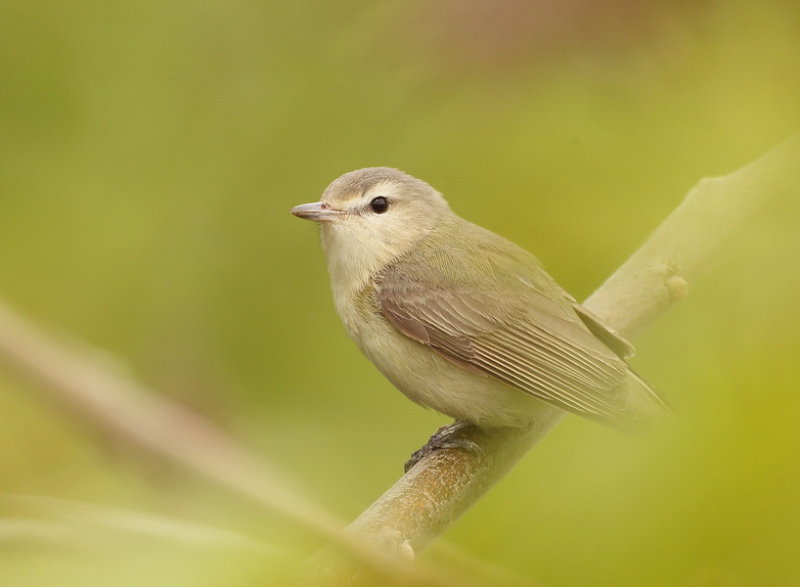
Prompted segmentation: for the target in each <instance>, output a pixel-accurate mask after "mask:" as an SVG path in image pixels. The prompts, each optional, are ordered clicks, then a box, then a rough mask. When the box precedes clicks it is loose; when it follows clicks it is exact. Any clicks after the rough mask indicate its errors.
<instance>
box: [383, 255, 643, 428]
mask: <svg viewBox="0 0 800 587" xmlns="http://www.w3.org/2000/svg"><path fill="white" fill-rule="evenodd" d="M431 262H434V263H436V264H437V266H438V267H437V268H438V269H439V270H442V269H445V270H447V269H448V268H451V267H455V266H456V265H457V264H458V263H459V262H463V259H462V260H459V259H452V258H449V257H448V252H447V251H436V256H435V257H434V258H432V260H431ZM496 269H497V268H492V271H491V272H490V273H489V274H490V275H492V279H495V281H491V280H490V279H489V278H487V280H486V283H485V284H474V283H473V284H467V283H464V280H459V279H458V278H457V275H456V276H454V277H453V279H450V280H446V281H444V280H441V279H432V278H430V277H426V275H428V274H430V273H431V271H419V270H416V271H415V270H414V267H413V266H411V265H410V264H408V263H404V262H402V261H400V262H398V263H395V264H393V265H391V266H389V267H387V268H386V269H384V270H383V271H382V272H381V273H380V275H378V277H377V278H376V280H375V286H376V287H375V296H376V301H377V304H378V306H379V308H380V310H381V312H382V313H383V315H384V316H385V317H386V318H387V319H388V320H389V321H390V322H391V323H392V324H394V325H395V327H396V328H397V329H398V330H399V331H400V332H402V333H403V334H405V335H406V336H408V337H410V338H412V339H414V340H416V341H418V342H420V343H422V344H425V345H428V346H429V347H431V349H432V350H433V351H435V352H436V353H438V354H440V355H441V356H443V357H445V358H446V359H448V360H450V361H452V362H453V363H454V364H456V365H458V366H460V367H462V368H464V369H467V370H469V371H471V372H474V373H477V374H481V375H484V376H489V377H493V378H495V379H497V380H499V381H502V382H504V383H506V384H507V385H510V386H512V387H515V388H517V389H520V390H521V391H524V392H526V393H529V394H531V395H532V396H535V397H537V398H539V399H541V400H543V401H545V402H549V403H551V404H554V405H557V406H559V407H562V408H564V409H567V410H569V411H572V412H576V413H578V414H581V415H584V416H588V417H592V418H596V419H601V420H611V421H613V420H615V419H616V418H618V417H619V416H620V414H621V413H622V412H624V411H625V409H626V407H625V406H624V405H623V403H622V402H621V401H620V398H619V397H618V396H619V394H618V393H615V392H614V389H615V388H616V387H618V386H619V385H620V383H621V382H622V381H623V380H624V379H625V377H626V376H627V374H628V367H627V365H626V363H625V362H624V361H623V360H622V358H621V357H620V355H621V354H622V352H625V353H628V352H629V351H631V350H632V347H630V345H629V344H628V343H627V342H626V341H624V339H622V338H621V337H619V336H618V335H616V333H614V332H613V331H612V330H611V329H606V328H605V327H604V326H603V325H602V323H601V322H599V320H598V319H597V318H596V317H594V316H593V315H591V314H590V313H588V312H585V313H584V312H580V311H579V309H582V308H580V306H579V305H578V304H577V303H576V302H575V301H574V300H573V299H571V298H569V297H568V296H567V295H566V294H565V293H564V292H563V291H562V290H561V289H560V288H559V287H558V286H557V285H556V284H555V283H554V282H552V280H551V279H550V278H549V276H547V274H546V273H544V271H542V270H541V269H539V268H538V266H537V265H535V264H533V263H520V262H516V263H514V264H513V266H512V276H511V278H510V279H509V280H506V282H504V283H502V284H498V283H497V281H496V280H497V279H499V278H498V277H497V276H498V275H503V274H504V272H503V271H502V270H496ZM501 269H506V270H507V268H501ZM514 270H516V271H517V274H516V275H514ZM506 272H507V271H506ZM444 283H447V287H445V286H444V285H443V284H444ZM454 284H455V287H454ZM509 287H510V288H512V291H510V292H508V299H511V300H514V302H513V303H510V304H504V302H503V301H502V300H501V301H498V300H497V295H496V292H497V291H507V290H508V288H509ZM503 288H504V289H503ZM586 322H590V324H589V325H587V324H586ZM598 333H600V334H601V335H602V336H601V337H598ZM615 347H616V348H615ZM618 351H621V352H618Z"/></svg>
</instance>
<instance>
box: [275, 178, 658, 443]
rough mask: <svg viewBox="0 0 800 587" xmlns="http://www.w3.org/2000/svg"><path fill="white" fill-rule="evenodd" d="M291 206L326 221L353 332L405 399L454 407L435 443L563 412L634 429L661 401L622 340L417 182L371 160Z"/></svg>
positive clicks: (334, 277)
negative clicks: (315, 197) (463, 431)
mask: <svg viewBox="0 0 800 587" xmlns="http://www.w3.org/2000/svg"><path fill="white" fill-rule="evenodd" d="M291 214H293V215H295V216H297V217H299V218H303V219H307V220H312V221H316V222H317V223H319V225H320V226H321V231H320V237H321V244H322V248H323V250H324V252H325V256H326V259H327V266H328V272H329V274H330V281H331V288H332V292H333V300H334V305H335V307H336V311H337V313H338V315H339V317H340V319H341V321H342V323H343V325H344V328H345V330H346V331H347V334H348V335H349V336H350V338H352V339H353V340H354V341H355V343H356V345H357V346H358V347H359V349H360V350H361V351H362V353H363V354H364V355H365V356H366V357H367V358H368V359H369V360H370V361H371V362H372V363H373V364H374V365H375V366H376V367H377V368H378V370H379V371H380V372H381V373H382V374H383V375H384V376H385V377H386V378H388V379H389V381H390V382H391V383H392V384H393V385H394V386H395V387H397V388H398V389H399V390H400V391H401V392H402V393H403V394H405V395H406V396H407V397H408V398H409V399H411V400H412V401H414V402H416V403H418V404H421V405H423V406H426V407H428V408H432V409H434V410H436V411H438V412H440V413H442V414H445V415H447V416H450V417H452V418H453V419H454V423H453V425H451V427H449V429H448V430H446V431H445V432H446V433H445V434H440V436H442V437H444V439H445V440H442V439H440V440H439V444H440V445H442V446H447V444H446V439H447V437H448V435H449V432H455V430H457V429H459V428H461V427H463V426H476V427H479V428H481V429H491V428H509V427H512V428H513V427H524V426H530V425H532V424H535V423H536V422H537V421H545V420H549V419H553V418H554V416H555V415H556V414H561V413H563V412H564V411H567V412H571V413H573V414H577V415H579V416H582V417H584V418H587V419H589V420H594V421H598V422H601V423H603V424H607V425H610V426H613V427H617V428H622V429H629V430H630V429H637V430H638V429H641V428H642V427H643V426H647V425H648V424H649V423H651V422H653V421H654V420H657V419H659V418H661V417H663V416H664V415H665V414H668V413H669V408H668V407H667V404H666V402H665V401H664V400H663V399H662V398H661V397H660V396H659V395H658V394H657V393H656V392H655V391H653V390H652V389H651V388H650V386H649V385H648V384H647V383H645V382H644V381H643V380H642V379H641V378H640V377H639V376H638V375H637V374H636V373H634V372H633V370H632V369H631V368H630V366H629V365H628V363H627V361H626V360H627V359H628V358H630V357H631V356H632V355H633V352H634V349H633V346H632V345H631V344H630V343H629V342H628V341H627V340H625V339H624V338H623V337H622V336H621V335H620V334H619V333H617V332H615V331H614V329H613V328H611V327H609V326H607V325H605V324H603V322H602V321H601V320H600V318H598V317H597V316H595V315H594V314H593V313H592V312H590V311H589V310H588V309H587V308H585V307H583V306H582V305H581V304H580V303H578V302H577V301H576V299H575V298H574V297H572V296H571V295H570V294H568V293H567V292H566V291H565V290H564V289H563V288H562V287H561V286H559V285H558V284H557V283H556V281H555V280H554V279H553V278H552V277H551V276H550V275H549V274H548V273H547V272H546V271H545V270H544V268H543V266H542V264H541V263H540V262H539V261H538V259H537V258H536V257H535V256H534V255H532V254H531V253H529V252H527V251H526V250H524V249H523V248H521V247H519V246H517V245H516V244H514V243H512V242H511V241H509V240H507V239H505V238H503V237H501V236H499V235H497V234H495V233H493V232H491V231H489V230H486V229H484V228H481V227H480V226H478V225H476V224H473V223H471V222H469V221H467V220H465V219H463V218H461V217H460V216H458V215H457V214H456V213H455V212H453V210H452V209H451V208H450V205H449V204H448V202H447V201H446V200H445V199H444V197H443V196H442V194H441V193H439V192H438V191H437V190H436V189H434V188H433V187H432V186H430V185H429V184H428V183H426V182H425V181H423V180H420V179H417V178H415V177H413V176H411V175H409V174H407V173H405V172H403V171H400V170H398V169H394V168H391V167H367V168H364V169H359V170H356V171H351V172H349V173H345V174H344V175H342V176H341V177H339V178H337V179H336V180H334V181H333V182H332V183H331V184H330V185H329V186H328V187H327V188H326V189H325V190H324V192H323V193H322V197H321V199H320V200H319V201H318V202H314V203H310V204H302V205H299V206H296V207H294V208H293V209H292V210H291ZM434 436H436V435H434ZM432 441H433V437H432ZM433 448H439V447H438V446H434V447H433Z"/></svg>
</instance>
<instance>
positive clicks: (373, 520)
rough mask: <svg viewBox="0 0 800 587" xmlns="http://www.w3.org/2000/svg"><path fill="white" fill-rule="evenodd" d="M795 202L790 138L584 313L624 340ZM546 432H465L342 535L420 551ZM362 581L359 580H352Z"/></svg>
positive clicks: (725, 186)
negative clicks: (741, 239)
mask: <svg viewBox="0 0 800 587" xmlns="http://www.w3.org/2000/svg"><path fill="white" fill-rule="evenodd" d="M798 192H800V136H796V137H794V138H792V139H790V140H788V141H786V142H785V143H783V144H782V145H780V146H778V147H777V148H775V149H774V150H772V151H770V152H769V153H767V154H766V155H763V156H762V157H760V158H759V159H757V160H756V161H754V162H752V163H750V164H749V165H747V166H745V167H743V168H742V169H740V170H738V171H736V172H734V173H731V174H730V175H727V176H724V177H720V178H714V179H704V180H702V181H700V182H699V183H698V184H697V186H695V187H694V188H693V189H692V190H691V191H690V192H689V193H688V194H687V196H686V198H685V199H684V201H683V202H682V203H681V204H680V206H678V208H677V209H676V210H675V211H674V212H673V213H672V214H671V215H670V216H669V217H668V218H667V219H666V220H665V221H664V222H663V223H662V224H661V226H659V227H658V228H657V229H656V230H655V232H654V233H653V234H652V235H651V236H650V238H649V239H648V240H647V242H645V243H644V245H642V247H641V248H640V249H639V250H638V251H636V252H635V253H634V254H633V255H632V256H631V257H630V258H629V259H628V260H627V261H626V262H625V263H624V264H623V265H622V266H621V267H620V268H619V269H618V270H617V271H616V272H615V273H614V274H613V275H612V276H611V277H610V278H609V279H608V280H607V281H606V282H605V283H604V284H603V285H602V286H601V287H600V288H599V289H598V290H597V291H596V292H595V293H594V294H592V295H591V296H590V297H589V299H588V300H586V302H585V303H584V305H585V306H586V307H587V308H588V309H589V310H591V311H592V312H594V313H595V314H597V315H598V316H599V317H600V318H601V319H602V320H603V321H604V322H605V323H606V324H608V325H609V326H611V327H613V328H615V329H616V330H617V331H619V332H620V333H622V334H623V335H625V336H626V337H632V336H633V335H635V334H637V333H638V332H640V331H642V330H643V329H644V328H645V327H646V326H647V325H648V324H650V322H652V321H653V320H654V319H655V318H656V317H657V316H659V315H661V314H663V313H664V312H665V311H666V310H667V309H668V308H669V307H670V306H671V305H672V304H673V303H674V302H675V301H677V300H679V299H680V298H682V297H684V296H685V295H686V294H687V293H688V283H689V281H690V280H691V279H692V278H694V277H695V276H696V275H697V274H698V272H699V271H701V270H702V268H703V266H704V265H705V264H706V263H707V262H708V261H710V260H711V259H713V258H714V257H715V256H716V254H717V253H718V252H719V251H720V250H721V249H723V248H724V247H726V245H728V244H729V242H730V240H731V237H732V236H733V235H734V234H735V233H737V232H740V231H741V230H742V229H743V228H744V225H745V223H746V222H747V221H748V219H750V218H751V217H752V215H753V214H755V213H756V212H757V211H759V210H761V209H765V208H767V207H768V206H769V205H770V204H771V203H772V202H774V201H775V200H776V199H777V198H779V197H781V196H784V195H787V194H792V193H793V194H794V195H795V196H796V195H797V193H798ZM554 424H555V422H553V421H551V422H545V423H541V424H538V425H536V426H535V427H533V428H532V429H530V430H494V431H488V432H481V431H475V430H474V429H473V428H471V427H470V428H468V429H466V430H467V432H466V434H467V435H468V436H469V439H470V440H472V441H473V442H475V443H476V444H478V446H480V447H481V449H482V450H481V451H480V452H479V453H467V452H465V451H460V450H452V449H445V450H439V451H436V452H434V453H433V454H431V455H429V456H428V457H426V458H425V459H423V460H422V461H420V462H419V463H418V464H417V465H416V466H414V467H413V468H412V469H411V470H410V471H409V472H408V473H407V474H406V475H405V476H403V477H402V478H401V479H400V480H398V481H397V482H396V483H395V484H394V486H393V487H391V488H390V489H389V490H388V491H387V492H386V493H384V494H383V495H382V496H381V497H380V498H378V500H377V501H376V502H375V503H373V504H372V505H371V506H370V507H369V508H368V509H367V510H366V511H365V512H363V513H362V514H361V515H360V516H359V517H358V518H357V519H356V520H355V521H354V522H353V523H352V524H351V525H350V527H349V530H350V531H351V532H353V533H354V534H356V535H358V536H362V537H364V538H366V539H368V540H380V541H381V542H382V543H383V544H384V545H385V546H386V547H387V548H389V549H391V550H393V551H394V552H395V553H397V554H398V555H405V556H408V554H409V553H413V552H419V551H421V550H422V549H424V548H425V547H426V546H428V545H429V544H430V543H431V542H432V541H433V540H434V539H435V538H436V537H437V536H438V535H439V534H441V533H442V532H443V531H444V530H445V529H446V528H447V527H448V526H450V524H452V523H453V522H454V521H455V520H456V519H457V518H458V517H459V516H460V515H461V514H463V513H464V512H465V511H466V510H467V509H468V508H469V507H470V506H471V505H472V504H474V503H475V502H476V501H477V500H478V499H480V497H481V496H482V495H483V494H484V493H485V492H486V491H487V490H488V489H489V488H490V487H491V486H492V485H493V484H494V483H496V482H497V481H498V480H499V479H500V478H502V477H503V475H504V474H505V473H506V472H507V471H508V470H509V469H510V468H511V467H512V466H513V465H514V463H515V462H516V461H517V460H518V459H519V458H520V457H521V456H522V455H523V454H525V452H526V451H527V450H528V449H529V448H530V447H531V446H532V445H533V444H534V443H535V442H536V441H537V440H538V439H539V438H541V437H542V436H544V435H545V434H546V433H547V432H548V431H549V430H550V429H551V428H552V426H553V425H554ZM311 564H312V571H311V574H312V576H313V578H314V582H315V584H323V585H352V584H361V583H359V582H358V581H359V580H360V579H359V578H358V577H360V575H359V574H358V571H357V569H356V568H355V567H353V566H352V563H350V562H349V561H346V560H343V559H342V558H341V557H339V556H338V555H337V554H336V553H335V552H332V551H330V550H323V551H322V552H320V553H318V554H317V555H316V557H315V559H314V560H313V562H312V563H311ZM361 580H363V579H361Z"/></svg>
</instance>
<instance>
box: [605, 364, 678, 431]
mask: <svg viewBox="0 0 800 587" xmlns="http://www.w3.org/2000/svg"><path fill="white" fill-rule="evenodd" d="M614 391H615V392H616V394H617V398H618V400H619V405H620V409H621V410H620V411H621V418H620V422H619V424H620V425H621V426H622V427H623V428H629V429H633V430H642V429H646V428H648V427H650V426H652V425H654V424H657V423H659V422H662V421H664V420H669V419H670V418H671V417H672V416H673V412H672V410H671V409H670V407H669V406H668V405H667V403H666V402H665V401H664V399H663V398H662V397H661V396H659V395H658V394H657V393H656V392H655V391H653V389H652V388H651V387H650V386H649V385H647V383H645V382H644V381H643V380H642V378H641V377H639V376H638V375H637V374H636V373H634V372H633V371H630V370H629V371H628V375H627V377H626V378H625V379H624V380H623V381H622V383H621V384H620V385H619V386H617V388H616V389H615V390H614Z"/></svg>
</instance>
